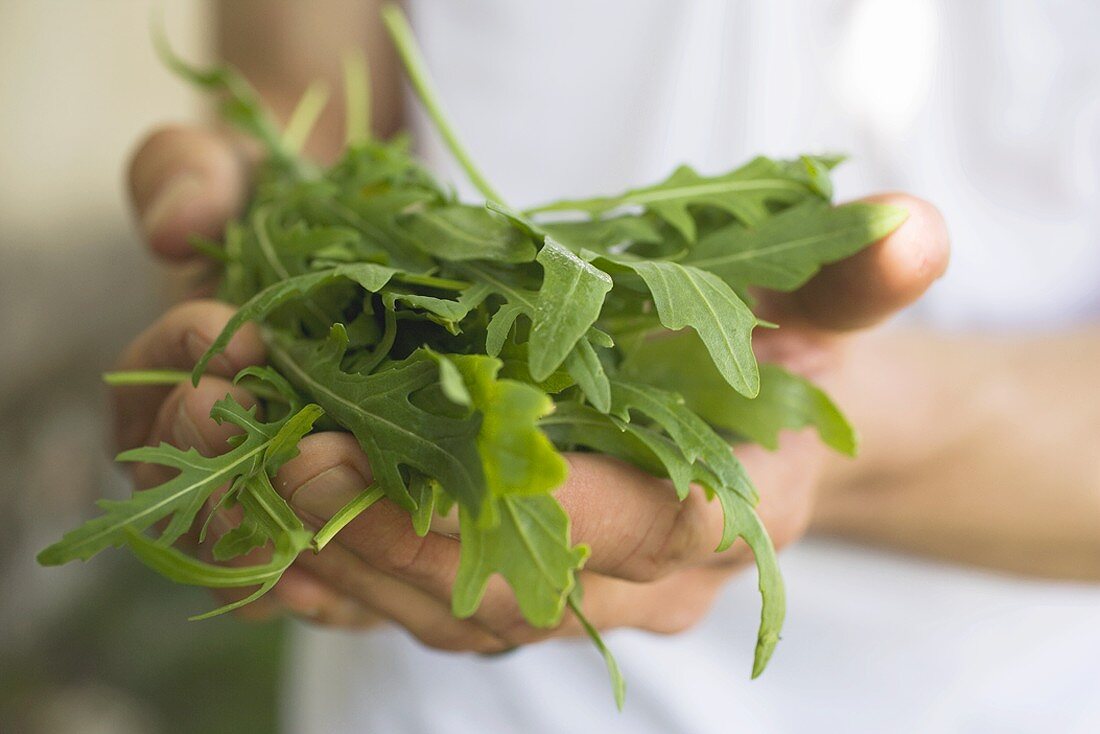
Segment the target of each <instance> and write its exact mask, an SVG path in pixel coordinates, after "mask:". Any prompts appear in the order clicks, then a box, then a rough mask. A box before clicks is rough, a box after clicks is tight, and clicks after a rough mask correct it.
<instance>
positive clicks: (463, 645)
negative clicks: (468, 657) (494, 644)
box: [413, 624, 488, 652]
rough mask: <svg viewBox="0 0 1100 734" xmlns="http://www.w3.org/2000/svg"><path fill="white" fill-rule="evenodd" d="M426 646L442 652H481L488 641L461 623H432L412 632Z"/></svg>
mask: <svg viewBox="0 0 1100 734" xmlns="http://www.w3.org/2000/svg"><path fill="white" fill-rule="evenodd" d="M413 635H414V636H415V637H416V639H418V640H420V642H421V643H423V644H424V645H425V646H426V647H430V648H432V649H433V650H442V651H444V652H481V651H482V648H483V647H485V646H486V645H487V644H488V643H487V642H486V639H484V638H483V637H482V636H481V635H477V634H474V633H473V632H472V631H470V630H467V629H465V627H464V626H462V625H446V624H445V625H432V626H430V627H427V628H424V629H422V630H417V631H415V632H413Z"/></svg>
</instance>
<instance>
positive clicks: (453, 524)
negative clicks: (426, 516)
mask: <svg viewBox="0 0 1100 734" xmlns="http://www.w3.org/2000/svg"><path fill="white" fill-rule="evenodd" d="M430 527H431V530H432V532H433V533H440V534H441V535H458V534H459V532H460V527H459V523H458V511H457V510H452V511H451V512H449V513H447V514H446V515H440V514H439V513H438V512H434V513H432V522H431V525H430Z"/></svg>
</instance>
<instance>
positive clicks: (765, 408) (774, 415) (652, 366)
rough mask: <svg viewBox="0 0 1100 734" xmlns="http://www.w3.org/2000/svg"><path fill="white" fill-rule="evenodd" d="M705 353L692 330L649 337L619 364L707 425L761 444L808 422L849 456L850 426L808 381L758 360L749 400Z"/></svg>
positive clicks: (852, 444)
mask: <svg viewBox="0 0 1100 734" xmlns="http://www.w3.org/2000/svg"><path fill="white" fill-rule="evenodd" d="M706 355H707V353H706V349H705V348H704V346H703V344H702V343H701V342H700V341H699V339H698V338H696V337H695V336H693V335H675V336H669V337H664V338H657V339H650V340H648V341H645V342H643V343H642V344H640V345H639V346H638V347H637V348H636V350H635V351H634V352H633V353H632V354H631V355H630V359H629V360H628V361H626V362H625V363H624V364H623V366H622V369H623V375H624V376H625V377H627V378H629V379H632V380H638V381H641V382H644V383H646V384H650V385H654V386H656V387H660V388H664V389H666V390H671V391H673V392H676V393H679V394H680V395H681V396H682V397H683V398H684V402H685V404H686V405H687V407H689V408H690V409H691V410H693V411H694V412H695V413H696V414H698V415H699V416H700V417H701V418H703V419H704V420H706V421H707V422H708V423H710V424H711V425H712V426H715V427H716V428H719V429H722V430H724V431H729V432H730V433H734V434H736V435H739V436H742V437H744V438H746V439H748V440H750V441H753V442H754V443H758V444H760V445H761V446H764V447H766V448H769V449H773V450H774V449H776V448H778V446H779V432H780V431H781V430H784V429H794V430H797V429H799V428H804V427H806V426H813V427H814V428H815V429H816V430H817V432H818V434H819V435H820V436H821V440H822V441H823V442H824V443H825V444H826V445H827V446H829V447H831V448H833V449H834V450H836V451H839V452H840V453H842V454H845V455H848V456H854V455H855V453H856V448H857V444H858V441H857V437H856V433H855V430H854V429H853V428H852V425H851V424H850V423H849V422H848V420H847V419H846V418H845V417H844V415H843V414H842V413H841V412H840V410H839V408H837V406H836V404H835V403H833V401H832V400H830V399H829V396H828V395H826V394H825V393H824V392H823V391H822V390H821V389H820V388H818V387H815V386H814V385H813V384H812V383H811V382H810V381H808V380H806V379H805V378H803V377H799V376H798V375H794V374H791V373H790V372H787V371H786V370H784V369H783V368H782V367H779V366H778V365H774V364H764V365H761V366H760V393H759V394H758V395H757V396H756V397H755V398H753V399H749V398H746V397H744V396H742V395H739V394H737V393H736V392H735V391H734V390H731V389H730V387H729V385H728V384H727V383H726V381H725V380H724V379H723V378H722V376H721V374H719V373H718V371H717V370H716V369H715V368H714V366H713V365H712V364H710V363H709V361H708V360H707V358H706Z"/></svg>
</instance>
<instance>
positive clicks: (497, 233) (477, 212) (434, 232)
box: [398, 204, 535, 263]
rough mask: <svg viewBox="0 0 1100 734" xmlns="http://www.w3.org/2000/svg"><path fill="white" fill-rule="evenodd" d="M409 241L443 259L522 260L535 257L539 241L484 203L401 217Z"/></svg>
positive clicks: (438, 208) (458, 205) (400, 224)
mask: <svg viewBox="0 0 1100 734" xmlns="http://www.w3.org/2000/svg"><path fill="white" fill-rule="evenodd" d="M398 224H399V226H400V227H401V229H402V230H403V231H404V232H405V233H406V234H407V235H408V236H409V241H410V242H412V243H413V244H414V245H415V246H416V247H418V248H419V249H420V250H422V251H424V252H425V253H427V254H429V255H431V256H433V257H438V258H440V259H442V260H493V261H495V262H507V263H522V262H529V261H530V260H533V259H534V257H535V244H534V243H533V242H532V241H531V238H530V237H528V236H527V235H526V234H524V233H523V232H521V231H519V230H517V229H516V228H515V227H514V226H512V224H511V223H510V222H508V221H506V220H504V219H502V218H500V217H499V216H496V215H494V214H493V213H492V212H490V211H489V210H487V209H485V208H484V207H478V206H466V205H462V204H453V205H450V206H445V207H437V208H432V209H424V210H421V211H415V212H412V213H409V214H405V215H403V216H401V217H399V218H398Z"/></svg>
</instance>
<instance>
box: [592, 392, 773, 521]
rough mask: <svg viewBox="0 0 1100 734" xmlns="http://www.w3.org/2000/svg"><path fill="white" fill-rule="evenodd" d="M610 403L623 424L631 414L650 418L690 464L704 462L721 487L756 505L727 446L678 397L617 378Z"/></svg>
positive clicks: (747, 482) (740, 468) (750, 487)
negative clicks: (728, 488) (666, 434)
mask: <svg viewBox="0 0 1100 734" xmlns="http://www.w3.org/2000/svg"><path fill="white" fill-rule="evenodd" d="M611 404H612V413H614V414H615V415H616V416H617V417H619V418H620V419H621V420H623V421H627V422H630V419H631V413H634V412H637V413H641V414H643V415H645V416H647V417H648V418H650V419H651V420H652V421H654V422H655V423H656V424H657V425H658V426H660V427H661V429H663V430H664V431H666V432H667V433H668V435H669V437H670V438H671V439H672V440H673V441H674V442H675V443H676V445H677V447H678V448H679V449H680V451H681V453H683V455H684V457H685V458H686V459H687V460H688V461H689V462H692V463H693V462H695V461H696V460H697V459H698V460H701V461H703V462H704V463H705V464H706V466H707V467H708V468H709V469H710V470H711V471H713V472H714V473H715V475H716V476H717V477H718V479H719V481H720V482H721V483H722V484H723V485H725V486H728V487H731V488H732V489H733V491H735V492H737V493H738V494H740V495H741V496H742V497H744V498H745V499H746V500H747V501H748V502H749V503H750V504H751V505H755V504H756V503H757V501H758V499H759V498H758V497H757V494H756V490H755V489H753V486H752V482H751V481H750V480H749V478H748V475H747V474H745V470H744V468H743V467H742V466H741V462H739V461H738V460H737V457H735V456H734V455H733V450H732V449H731V448H730V446H729V444H727V443H726V442H725V440H723V439H722V437H721V436H719V435H718V434H717V433H715V432H714V430H713V429H712V428H711V427H710V426H708V425H707V424H706V421H704V420H703V419H702V418H700V417H699V416H698V415H696V414H695V413H693V412H692V411H691V410H689V409H688V408H687V406H685V405H684V402H683V398H681V397H680V396H679V395H676V394H675V393H670V392H668V391H665V390H659V389H657V388H654V387H652V386H650V385H642V384H636V383H630V382H627V381H625V380H621V379H616V380H612V382H611Z"/></svg>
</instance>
